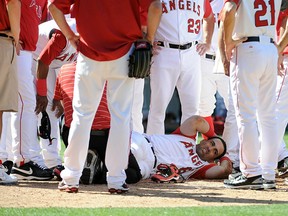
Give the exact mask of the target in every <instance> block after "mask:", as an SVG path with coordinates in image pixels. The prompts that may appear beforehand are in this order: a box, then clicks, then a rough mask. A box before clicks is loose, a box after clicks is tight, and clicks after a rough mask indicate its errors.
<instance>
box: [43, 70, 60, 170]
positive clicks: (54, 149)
mask: <svg viewBox="0 0 288 216" xmlns="http://www.w3.org/2000/svg"><path fill="white" fill-rule="evenodd" d="M56 77H57V72H56V70H55V69H50V70H49V72H48V76H47V99H48V105H47V108H46V112H47V114H48V116H49V119H50V124H51V138H52V140H51V141H50V140H49V139H43V138H41V137H39V138H40V146H41V148H42V155H43V158H44V161H45V164H46V166H47V167H49V168H52V167H55V166H57V165H61V164H62V159H61V157H60V150H61V139H60V130H59V119H58V118H56V116H55V112H53V111H52V102H53V98H54V89H55V83H56ZM41 116H42V115H38V118H39V119H38V122H39V120H41Z"/></svg>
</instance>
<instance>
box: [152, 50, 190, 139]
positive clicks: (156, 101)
mask: <svg viewBox="0 0 288 216" xmlns="http://www.w3.org/2000/svg"><path fill="white" fill-rule="evenodd" d="M157 49H159V53H158V54H157V55H154V56H153V59H152V62H153V64H152V65H151V75H150V89H151V96H150V107H149V114H148V122H147V133H148V134H164V133H165V125H164V120H165V114H166V109H167V106H168V104H169V102H170V100H171V98H172V95H173V92H174V90H175V86H176V82H177V80H178V79H179V74H180V70H181V65H180V60H181V59H180V53H179V50H177V49H171V48H165V47H158V48H157ZM189 61H191V57H190V59H189Z"/></svg>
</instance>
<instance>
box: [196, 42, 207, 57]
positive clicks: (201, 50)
mask: <svg viewBox="0 0 288 216" xmlns="http://www.w3.org/2000/svg"><path fill="white" fill-rule="evenodd" d="M210 46H211V45H210V44H208V43H198V44H197V45H196V52H197V53H198V54H199V55H200V56H202V55H204V54H205V53H206V52H207V51H209V49H210Z"/></svg>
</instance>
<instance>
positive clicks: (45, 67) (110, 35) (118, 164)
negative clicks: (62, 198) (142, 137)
mask: <svg viewBox="0 0 288 216" xmlns="http://www.w3.org/2000/svg"><path fill="white" fill-rule="evenodd" d="M72 2H73V7H70V6H71V5H72V3H68V2H67V1H64V0H53V1H51V4H50V6H49V10H50V12H51V14H52V15H53V18H54V19H55V21H56V23H57V24H56V23H55V22H54V21H49V22H44V21H47V20H48V9H47V1H45V0H34V1H31V0H22V1H21V7H20V6H19V1H18V0H8V1H4V0H1V4H3V7H1V10H3V11H1V14H5V15H6V17H3V18H2V17H0V18H1V20H0V45H2V44H3V49H2V47H1V55H4V53H5V56H6V57H5V58H3V61H2V60H1V64H0V68H1V71H2V68H3V71H7V73H8V72H9V71H13V74H14V76H13V81H12V82H11V81H10V82H8V80H10V78H9V79H8V78H7V83H6V85H9V86H8V87H9V91H8V92H5V95H4V93H3V95H4V96H5V97H4V96H3V97H2V96H1V98H0V103H1V106H0V109H1V117H2V111H13V112H11V113H10V112H4V114H3V118H2V121H1V123H2V122H3V128H2V133H1V144H0V149H1V151H0V160H1V164H2V165H1V176H0V178H1V179H2V183H5V181H6V182H7V183H15V182H17V179H16V178H15V176H17V177H18V179H21V178H22V179H38V180H48V179H51V178H52V177H53V171H52V169H53V168H55V167H57V166H59V165H62V160H61V158H60V156H59V148H60V131H59V127H58V117H59V115H60V114H61V113H62V112H63V110H61V105H60V104H59V103H58V102H57V100H56V99H58V100H60V99H61V100H62V99H63V98H62V97H61V96H58V98H57V97H56V98H54V89H55V85H56V83H57V82H58V84H59V82H60V80H59V79H57V74H58V73H59V70H60V68H61V66H62V65H64V64H67V63H69V62H74V61H75V60H76V57H77V56H78V57H77V64H75V65H74V67H73V70H76V71H77V72H76V74H75V81H74V85H72V87H71V86H70V92H71V88H72V89H73V88H74V95H73V120H72V122H71V121H70V122H71V124H68V127H69V130H70V133H69V139H68V140H67V142H68V143H69V145H68V146H67V149H66V151H65V155H64V166H65V170H64V171H62V173H61V177H62V178H63V181H62V182H61V183H60V184H59V187H58V188H59V189H60V190H66V191H68V192H77V191H78V187H79V186H78V184H79V179H80V177H81V175H82V170H83V167H84V164H85V159H86V156H87V150H88V145H89V139H90V131H91V125H92V126H95V125H96V124H97V123H98V124H99V125H98V126H97V125H96V126H95V128H94V130H97V131H98V133H99V132H100V131H104V133H105V131H106V130H107V129H110V132H109V136H108V141H107V143H108V144H107V149H106V156H105V158H106V159H105V163H106V166H107V170H108V172H107V183H108V190H109V192H110V193H114V192H116V193H122V192H127V191H128V186H127V184H126V182H125V179H126V173H125V172H124V169H125V168H126V167H127V158H128V157H129V152H130V145H129V140H130V136H131V131H132V130H134V131H138V132H140V133H143V125H142V115H141V113H142V105H143V87H144V80H134V79H131V78H128V76H127V71H128V63H127V62H128V61H127V60H128V58H129V53H131V50H132V47H133V42H134V41H135V40H137V39H140V38H141V37H142V31H141V24H142V29H145V28H144V26H147V31H146V32H145V39H147V40H148V41H150V42H151V43H152V44H153V54H154V55H153V58H152V65H151V76H150V88H151V100H150V101H151V102H150V109H149V115H148V124H147V134H148V135H152V134H164V131H165V125H164V119H165V112H166V108H167V106H168V104H169V101H170V100H171V97H172V94H173V92H174V89H175V87H176V88H177V90H178V93H179V97H180V102H181V111H182V118H181V124H183V123H184V122H185V121H186V120H188V119H189V118H190V117H191V116H195V115H200V116H202V117H204V119H205V120H206V121H207V122H208V123H209V125H210V129H211V128H212V129H213V120H212V118H211V115H212V113H213V110H214V108H215V98H214V94H215V93H216V91H218V92H219V93H220V94H221V96H222V97H223V98H224V101H225V105H226V107H227V109H228V114H227V118H226V122H225V126H224V127H225V128H224V133H223V139H224V140H225V141H226V143H227V155H226V156H228V157H229V158H230V160H231V161H232V163H233V167H234V168H235V169H239V171H241V172H240V174H238V173H237V175H234V176H230V177H229V179H228V180H225V182H224V184H225V186H226V187H229V188H247V187H248V188H255V189H258V188H263V187H264V188H266V189H269V188H275V187H276V183H275V169H276V168H277V162H278V161H281V166H282V164H283V166H285V163H286V166H288V159H287V158H288V153H287V152H286V151H285V150H286V149H285V144H283V145H284V147H283V146H282V147H283V148H282V149H281V150H280V143H281V140H282V139H283V135H284V132H285V128H286V125H287V122H288V121H287V119H288V118H287V116H288V115H287V111H286V107H287V106H286V105H285V104H286V103H287V102H285V101H288V100H285V95H286V92H287V94H288V90H285V86H287V85H285V78H286V74H285V73H286V71H287V64H288V63H287V52H285V51H284V52H283V50H284V48H285V45H286V44H287V41H286V38H287V35H286V34H287V33H286V32H285V31H286V23H287V16H288V11H287V4H286V1H285V0H284V1H283V3H282V11H281V12H280V7H281V5H280V4H281V2H280V1H273V0H272V1H271V0H270V1H268V0H261V1H255V3H254V1H251V2H250V1H249V2H248V1H241V0H239V1H237V0H210V1H209V0H195V1H171V0H162V1H158V0H155V1H150V0H145V1H141V4H139V3H138V2H135V1H129V0H127V1H122V2H121V4H119V5H117V7H116V5H111V4H112V3H110V2H101V4H102V6H101V7H99V4H100V3H99V2H98V1H95V2H93V3H92V2H89V3H86V2H80V1H75V2H74V1H72ZM5 3H6V4H7V6H8V12H7V11H6V10H5V8H6V5H5ZM70 4H71V5H70ZM80 5H81V7H80ZM13 7H15V8H16V9H17V10H18V11H17V12H18V13H19V14H20V10H19V9H20V8H21V20H20V16H19V15H18V16H17V13H16V12H15V13H13V14H11V13H10V12H11V11H13V12H14V10H15V9H14V8H13ZM267 7H269V9H267ZM100 8H106V9H105V10H103V9H100ZM127 8H129V10H128V9H127ZM265 8H266V9H265ZM270 8H271V9H270ZM13 9H14V10H13ZM70 10H71V15H72V16H73V17H75V19H70V18H66V17H65V16H64V13H67V14H68V13H70ZM106 10H107V11H106ZM123 11H125V12H126V11H127V13H125V14H123ZM2 12H3V13H2ZM28 13H29V14H31V16H27V14H28ZM140 13H141V15H142V16H141V18H142V20H141V21H142V22H140ZM279 13H280V15H278V14H279ZM87 14H89V16H86V15H87ZM143 17H144V18H143ZM278 17H279V19H277V18H278ZM7 18H8V21H7ZM252 18H253V20H252ZM2 19H3V20H2ZM15 19H16V20H15ZM29 19H31V20H29ZM9 20H10V21H9ZM75 20H76V21H75ZM91 20H93V27H91V26H90V24H91V23H90V22H91ZM108 20H109V22H108ZM15 22H16V24H15ZM40 22H44V23H43V24H41V25H40V27H39V30H38V25H39V23H40ZM76 22H77V30H78V32H79V35H80V36H79V35H78V34H77V33H76ZM127 22H129V23H130V24H131V25H127ZM17 23H18V24H17ZM243 23H244V25H243ZM58 26H59V27H58ZM276 27H277V29H276ZM20 28H21V32H20ZM60 30H61V31H60ZM276 30H277V31H276ZM19 32H20V39H19ZM38 32H39V33H38ZM276 32H277V34H278V35H277V36H278V38H277V39H276ZM232 38H233V39H232ZM37 41H38V42H37ZM276 41H277V42H276ZM4 45H5V47H4ZM14 45H16V48H15V47H14ZM275 45H276V46H275ZM76 50H77V51H76ZM232 50H233V53H232ZM8 51H9V52H8ZM14 51H15V52H16V53H17V56H16V53H15V56H14ZM10 52H11V53H10ZM9 55H10V56H9ZM278 55H279V59H280V60H279V63H277V57H278ZM7 56H8V57H7ZM11 56H12V58H9V57H11ZM16 57H17V67H16ZM282 58H284V61H283V59H282ZM282 61H283V64H280V62H282ZM256 63H257V64H256ZM277 65H279V71H281V72H283V71H284V72H285V73H284V74H281V75H279V76H278V82H277ZM280 66H281V67H282V68H280ZM16 68H17V69H16ZM16 75H17V76H16ZM227 75H230V78H229V77H228V76H227ZM1 76H2V75H1ZM16 77H17V78H16ZM11 79H12V78H11ZM63 79H64V78H63ZM73 79H74V77H73ZM56 80H57V82H56ZM3 82H5V81H4V79H3ZM106 82H107V84H106ZM17 83H18V87H17ZM276 83H277V88H276ZM69 84H70V85H71V83H69V82H67V83H66V85H69ZM105 86H106V87H105ZM8 87H7V86H5V83H2V82H1V91H2V88H3V89H6V88H8ZM68 88H69V87H68ZM35 89H36V92H35ZM15 90H18V91H17V92H15ZM133 90H134V91H135V92H134V94H131V92H133ZM3 92H4V90H3ZM58 93H59V92H58ZM103 93H104V94H105V95H106V94H107V101H104V102H103V100H105V97H102V95H103ZM15 94H16V95H15ZM17 94H18V95H17ZM55 94H56V93H55ZM1 95H2V93H1ZM58 95H59V94H58ZM63 97H64V96H63ZM15 98H18V99H15ZM103 98H104V99H103ZM13 99H14V100H13ZM11 100H13V101H12V102H11V104H9V103H10V101H11ZM17 100H18V107H17ZM63 100H64V99H63ZM8 101H9V103H8ZM100 101H101V102H100ZM136 101H138V102H136ZM67 103H71V101H70V102H67ZM101 103H102V105H103V103H104V107H105V105H106V108H107V107H108V108H109V113H108V110H107V109H105V108H103V109H102V110H100V109H101ZM2 104H3V105H2ZM7 104H8V105H7ZM99 104H100V105H99ZM4 105H5V106H4ZM6 105H7V106H6ZM97 108H98V111H97V113H99V112H101V113H102V116H104V118H106V119H101V118H99V119H98V121H97V122H95V124H94V123H93V120H95V119H96V118H94V116H95V113H96V110H97ZM17 110H18V112H15V111H17ZM44 110H46V111H47V113H48V115H49V117H50V121H51V125H52V131H51V137H52V138H56V139H50V140H49V139H48V140H47V139H42V138H40V146H41V149H40V147H39V141H38V137H37V133H36V131H37V125H38V121H39V120H40V119H41V114H40V113H41V112H42V111H44ZM52 110H53V111H52ZM64 113H65V118H66V117H67V116H68V115H70V116H72V109H69V112H68V111H67V110H65V101H64ZM55 114H56V115H55ZM37 115H38V116H37ZM110 117H111V119H110ZM37 118H38V120H37ZM71 119H72V118H71ZM131 119H132V120H131ZM65 120H66V119H65ZM66 121H67V120H66ZM66 121H65V125H66ZM100 121H103V122H109V123H108V124H104V123H102V122H101V123H100ZM139 125H140V127H139ZM92 130H93V127H92ZM33 131H35V133H34V132H33ZM212 135H214V134H213V133H212ZM147 137H149V136H147ZM208 138H209V137H208ZM150 141H151V140H150ZM260 143H261V144H260ZM7 145H11V146H12V148H7V147H8V146H7ZM7 149H8V151H7ZM40 152H42V153H40ZM260 152H261V154H260V155H259V153H260ZM8 153H9V154H10V155H9V154H8ZM153 153H154V152H153ZM11 158H12V160H13V162H10V161H9V160H7V159H11ZM259 158H260V163H259V162H258V161H259ZM136 159H137V158H136ZM4 168H7V172H5V173H6V174H5V173H4ZM179 168H180V167H179ZM11 172H12V174H14V175H10V173H11ZM2 176H3V177H2Z"/></svg>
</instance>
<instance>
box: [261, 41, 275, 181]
mask: <svg viewBox="0 0 288 216" xmlns="http://www.w3.org/2000/svg"><path fill="white" fill-rule="evenodd" d="M261 45H262V46H261V50H259V51H260V52H259V53H260V58H259V61H260V60H262V61H263V62H267V65H265V66H266V67H265V68H263V74H262V76H261V79H260V83H259V97H258V117H259V124H260V127H261V129H260V136H261V149H260V153H261V161H260V163H261V167H262V172H263V173H262V176H263V178H264V179H265V180H275V170H276V168H277V162H278V152H279V146H280V143H278V142H276V143H275V138H276V139H277V137H278V128H277V127H275V125H277V118H276V97H275V91H276V84H277V60H278V58H277V54H278V53H277V49H276V47H275V46H274V44H272V43H268V44H261ZM273 143H274V144H273Z"/></svg>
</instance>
